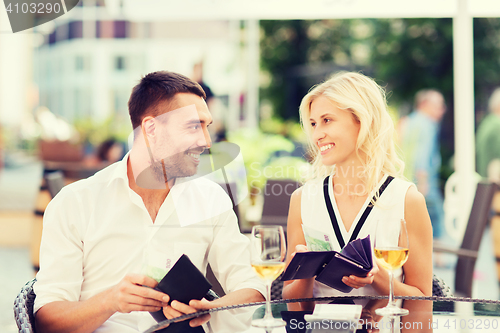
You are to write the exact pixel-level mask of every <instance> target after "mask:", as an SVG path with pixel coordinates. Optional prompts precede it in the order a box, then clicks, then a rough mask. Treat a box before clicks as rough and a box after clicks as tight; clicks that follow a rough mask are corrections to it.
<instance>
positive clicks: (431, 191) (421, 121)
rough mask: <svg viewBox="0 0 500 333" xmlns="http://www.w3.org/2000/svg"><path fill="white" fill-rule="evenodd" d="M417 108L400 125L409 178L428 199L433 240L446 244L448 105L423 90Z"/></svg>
mask: <svg viewBox="0 0 500 333" xmlns="http://www.w3.org/2000/svg"><path fill="white" fill-rule="evenodd" d="M414 107H415V110H414V111H413V112H412V113H411V114H410V115H408V116H407V117H404V118H403V119H401V122H400V136H401V137H400V139H401V148H402V150H403V155H404V160H405V164H406V165H405V176H406V177H407V178H408V179H409V180H410V181H413V182H415V184H416V185H417V188H418V190H419V191H420V193H422V194H423V195H424V196H425V201H426V204H427V209H428V211H429V216H430V218H431V222H432V228H433V237H434V239H440V240H442V239H443V238H444V237H445V230H444V210H443V195H442V193H441V190H440V186H439V169H440V168H441V154H440V152H439V129H440V122H441V119H442V118H443V115H444V113H445V111H446V104H445V101H444V97H443V95H442V94H441V93H440V92H439V91H437V90H434V89H423V90H420V91H418V92H417V94H416V95H415V104H414Z"/></svg>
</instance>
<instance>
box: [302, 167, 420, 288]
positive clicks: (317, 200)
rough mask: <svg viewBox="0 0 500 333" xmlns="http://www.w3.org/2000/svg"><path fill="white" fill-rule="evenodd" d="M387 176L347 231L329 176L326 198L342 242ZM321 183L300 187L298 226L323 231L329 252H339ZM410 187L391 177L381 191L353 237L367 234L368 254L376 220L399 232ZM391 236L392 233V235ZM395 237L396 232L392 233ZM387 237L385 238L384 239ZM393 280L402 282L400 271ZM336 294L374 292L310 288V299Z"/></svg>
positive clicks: (373, 256) (313, 182)
mask: <svg viewBox="0 0 500 333" xmlns="http://www.w3.org/2000/svg"><path fill="white" fill-rule="evenodd" d="M386 179H387V176H385V177H383V179H382V180H381V181H380V183H379V184H378V185H377V187H376V188H375V190H374V191H373V193H371V194H370V195H368V197H367V199H366V201H365V203H364V204H363V207H362V208H361V209H360V211H359V212H358V215H357V216H356V218H355V219H354V221H353V223H352V225H351V228H350V229H349V230H346V228H345V226H344V223H343V221H342V217H341V216H340V213H339V209H338V207H337V203H336V201H335V195H334V194H333V185H332V181H331V177H330V179H329V182H328V183H329V184H328V192H329V195H330V200H331V202H332V206H333V210H334V212H335V216H336V218H337V222H338V225H339V229H340V232H341V234H342V237H343V238H344V243H345V244H347V243H349V239H350V238H351V235H352V233H353V231H354V229H355V228H356V225H357V224H358V221H359V219H360V217H361V215H362V214H363V212H364V211H365V209H366V207H367V206H368V204H369V203H370V201H371V199H372V198H373V196H374V195H375V193H376V191H378V189H379V187H380V186H381V185H382V184H383V183H384V182H385V180H386ZM323 181H324V179H314V180H310V181H308V182H307V183H306V184H304V186H303V188H302V195H301V217H302V223H303V224H305V225H306V226H308V227H311V228H314V229H316V230H318V231H321V232H323V233H324V234H325V235H327V236H328V237H329V239H331V240H332V241H331V243H332V246H333V250H334V251H337V252H340V250H341V247H340V244H339V242H338V240H337V237H336V236H335V231H334V229H333V226H332V222H331V220H330V215H329V214H328V210H327V208H326V203H325V197H324V193H323ZM412 185H413V184H412V183H410V182H407V181H404V180H402V179H398V178H395V179H393V180H392V181H391V182H390V184H389V185H388V186H387V188H386V189H385V190H384V192H383V193H382V195H381V196H380V198H379V200H378V201H377V204H376V205H375V206H374V207H373V209H372V211H371V212H370V214H369V215H368V217H367V218H366V220H365V223H364V224H363V227H362V228H361V230H360V232H359V234H358V237H357V238H365V237H366V236H368V235H371V236H370V237H371V240H372V251H373V237H374V235H375V229H376V226H377V221H378V220H382V219H384V220H390V221H394V223H395V225H394V230H396V229H397V230H398V232H399V224H398V223H399V221H400V220H401V219H404V213H405V212H404V207H405V197H406V192H407V191H408V188H409V187H410V186H412ZM392 234H394V233H392ZM396 235H397V233H396ZM388 237H389V236H388ZM393 239H394V245H395V246H397V237H393ZM372 258H373V260H375V255H374V254H373V252H372ZM394 279H396V280H399V281H402V279H403V270H402V268H399V269H398V270H396V271H395V272H394ZM338 295H344V296H345V295H352V296H358V295H377V292H376V291H375V290H374V289H373V288H372V286H371V285H367V286H365V287H363V288H359V289H353V290H352V291H351V292H350V293H348V294H346V293H343V292H341V291H338V290H336V289H333V288H331V287H329V286H327V285H325V284H323V283H321V282H318V281H314V289H313V296H314V297H326V296H338Z"/></svg>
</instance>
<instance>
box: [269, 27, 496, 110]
mask: <svg viewBox="0 0 500 333" xmlns="http://www.w3.org/2000/svg"><path fill="white" fill-rule="evenodd" d="M261 29H262V31H263V37H262V40H261V66H262V69H263V70H264V71H267V72H268V73H269V74H270V76H271V79H270V80H269V82H270V83H269V85H268V86H266V87H262V92H261V97H262V99H264V100H268V101H270V102H271V104H272V106H273V109H274V114H275V115H276V116H278V117H281V118H283V119H298V107H299V104H300V100H301V99H302V97H303V96H304V95H305V94H306V93H307V91H308V90H309V89H310V87H311V86H313V85H314V84H317V83H320V82H321V81H323V80H324V79H326V78H327V77H328V76H330V75H331V74H332V73H333V72H336V71H339V70H353V71H362V72H364V73H365V74H367V75H370V76H373V77H375V78H376V79H377V81H378V82H379V83H380V84H381V85H383V86H386V87H387V90H388V91H390V102H391V103H393V104H394V105H395V106H396V107H399V106H400V105H401V104H406V105H407V107H406V109H408V105H410V104H411V101H412V100H413V96H414V94H415V92H416V91H417V90H419V89H422V88H430V87H434V88H436V89H438V90H441V91H442V92H443V94H444V95H445V97H446V99H447V100H451V97H452V93H453V79H452V75H453V62H452V59H453V58H452V55H453V47H452V29H453V27H452V20H451V19H434V18H422V19H349V20H302V21H286V20H284V21H278V20H274V21H272V20H269V21H261ZM497 62H498V61H497Z"/></svg>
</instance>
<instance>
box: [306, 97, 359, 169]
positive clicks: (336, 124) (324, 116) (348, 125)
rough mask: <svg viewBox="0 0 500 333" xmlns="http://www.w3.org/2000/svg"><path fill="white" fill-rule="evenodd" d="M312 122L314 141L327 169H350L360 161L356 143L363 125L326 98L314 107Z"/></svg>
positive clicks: (319, 100)
mask: <svg viewBox="0 0 500 333" xmlns="http://www.w3.org/2000/svg"><path fill="white" fill-rule="evenodd" d="M309 122H310V126H311V132H312V140H313V142H314V143H315V144H316V145H317V147H318V148H319V151H320V154H321V157H322V161H323V164H324V165H337V167H342V166H343V165H344V166H347V167H348V166H350V165H352V164H351V163H352V162H354V161H357V160H358V158H357V156H356V142H357V139H358V134H359V128H360V125H359V123H358V122H357V121H356V120H354V117H353V115H352V113H351V112H350V111H346V110H342V109H339V108H338V107H337V106H336V105H335V104H334V103H332V102H331V101H330V100H329V99H328V98H327V97H325V96H320V97H318V98H316V99H315V100H314V101H313V102H312V104H311V114H310V120H309ZM354 164H357V163H354ZM353 167H354V166H353ZM348 171H349V170H343V172H348Z"/></svg>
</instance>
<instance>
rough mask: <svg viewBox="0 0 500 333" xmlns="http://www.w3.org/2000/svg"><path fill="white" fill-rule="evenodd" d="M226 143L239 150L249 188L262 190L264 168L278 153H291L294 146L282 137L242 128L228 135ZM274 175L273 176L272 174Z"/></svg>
mask: <svg viewBox="0 0 500 333" xmlns="http://www.w3.org/2000/svg"><path fill="white" fill-rule="evenodd" d="M228 141H229V142H232V143H235V144H237V145H238V146H239V147H240V149H241V154H242V156H243V161H244V163H245V168H246V171H247V181H248V186H249V188H251V187H257V188H263V187H264V185H265V183H266V176H265V175H266V173H265V172H264V171H265V170H266V167H267V166H268V165H269V163H270V162H271V160H272V156H273V155H274V154H275V153H276V152H278V151H285V152H288V153H290V152H292V151H293V150H294V148H295V145H294V144H293V142H291V141H290V140H288V139H286V138H285V137H283V136H282V135H277V134H266V133H264V132H262V131H260V130H258V129H251V128H242V129H239V130H237V131H234V132H229V133H228ZM273 175H274V174H273Z"/></svg>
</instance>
